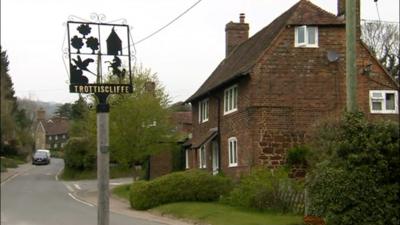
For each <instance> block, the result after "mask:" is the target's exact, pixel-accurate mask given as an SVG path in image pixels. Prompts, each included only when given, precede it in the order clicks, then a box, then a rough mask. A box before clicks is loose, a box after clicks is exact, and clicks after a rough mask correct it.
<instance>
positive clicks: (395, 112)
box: [370, 111, 399, 114]
mask: <svg viewBox="0 0 400 225" xmlns="http://www.w3.org/2000/svg"><path fill="white" fill-rule="evenodd" d="M370 113H371V114H399V112H397V111H371V112H370Z"/></svg>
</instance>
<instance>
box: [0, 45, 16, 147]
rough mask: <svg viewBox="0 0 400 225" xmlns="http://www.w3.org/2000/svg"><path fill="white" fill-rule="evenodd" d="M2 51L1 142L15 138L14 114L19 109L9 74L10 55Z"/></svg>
mask: <svg viewBox="0 0 400 225" xmlns="http://www.w3.org/2000/svg"><path fill="white" fill-rule="evenodd" d="M0 52H1V65H0V68H1V75H0V76H1V77H0V78H1V143H2V144H3V143H4V142H7V141H9V140H11V139H14V138H15V126H16V125H15V120H14V114H15V112H16V110H17V103H16V101H17V98H16V97H15V96H14V94H15V91H14V87H13V82H12V80H11V77H10V75H9V74H8V65H9V61H8V56H7V53H6V51H3V50H2V49H1V47H0Z"/></svg>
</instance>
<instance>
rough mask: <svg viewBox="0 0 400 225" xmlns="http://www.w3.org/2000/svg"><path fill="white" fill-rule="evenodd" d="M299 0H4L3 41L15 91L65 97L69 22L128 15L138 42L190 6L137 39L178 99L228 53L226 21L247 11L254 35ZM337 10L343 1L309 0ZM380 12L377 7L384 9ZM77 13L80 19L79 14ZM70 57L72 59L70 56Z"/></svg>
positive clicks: (147, 64)
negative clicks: (69, 20)
mask: <svg viewBox="0 0 400 225" xmlns="http://www.w3.org/2000/svg"><path fill="white" fill-rule="evenodd" d="M297 2H298V0H34V1H33V0H1V33H0V34H1V46H2V49H3V50H6V51H7V55H8V60H9V61H10V65H9V70H10V71H9V74H10V75H11V78H12V80H13V82H14V89H15V91H16V96H17V97H19V98H29V99H32V100H41V101H47V102H58V103H67V102H73V101H75V100H76V99H77V98H78V94H74V93H69V88H68V87H69V75H68V72H67V70H66V68H65V64H64V55H63V52H64V49H65V46H66V44H65V41H64V39H65V37H66V26H65V23H66V21H67V20H68V19H69V18H70V17H71V16H74V17H75V18H81V19H84V20H90V15H91V14H92V13H97V14H104V15H105V16H106V18H105V22H111V21H115V20H118V19H125V20H126V21H127V24H128V25H129V26H130V27H131V35H132V39H133V42H138V41H139V40H141V39H143V38H145V37H146V36H148V35H150V34H151V33H153V32H155V31H156V30H158V29H160V28H161V27H163V26H164V25H166V24H168V23H169V22H171V21H172V20H173V19H175V18H176V17H177V16H178V15H180V14H181V13H183V12H184V11H185V10H187V9H188V8H189V7H191V6H193V5H194V4H196V3H198V4H196V5H195V6H194V7H193V8H192V9H191V10H190V11H188V12H187V13H186V14H184V15H183V16H182V17H180V18H179V19H177V20H176V21H175V22H173V23H172V24H171V25H169V26H168V27H166V28H165V29H163V30H162V31H160V32H158V33H157V34H155V35H154V36H152V37H150V38H148V39H146V40H144V41H141V42H139V43H137V44H135V49H136V53H135V58H136V66H142V67H143V68H148V69H151V71H152V72H153V73H157V76H158V78H159V80H160V81H161V84H162V85H163V86H164V88H165V90H166V92H167V93H168V95H169V96H170V98H171V101H172V102H177V101H184V100H186V99H187V98H188V97H190V95H192V94H193V93H194V92H195V91H196V90H197V89H198V88H199V87H200V85H201V84H202V83H203V82H204V81H205V80H206V79H207V77H208V76H209V75H210V74H211V73H212V71H213V70H214V69H215V68H216V67H217V65H218V64H219V63H220V62H221V60H223V59H224V57H225V25H226V24H227V23H228V22H230V21H234V22H238V21H239V14H240V13H245V14H246V19H245V20H246V22H247V23H249V25H250V31H249V34H250V36H252V35H254V34H255V33H257V32H258V31H259V30H261V29H262V28H263V27H265V26H267V25H268V24H269V23H270V22H271V21H272V20H274V19H275V18H276V17H278V16H279V15H281V14H282V13H283V12H284V11H286V10H287V9H289V8H290V7H291V6H292V5H294V4H295V3H297ZM311 2H313V3H314V4H316V5H318V6H320V7H321V8H323V9H324V10H326V11H328V12H331V13H334V14H336V9H337V0H311ZM378 11H379V14H378ZM361 18H362V19H368V20H379V19H381V20H383V21H392V22H399V0H378V2H377V4H376V3H375V2H374V0H361ZM75 20H79V19H75ZM66 62H67V61H66Z"/></svg>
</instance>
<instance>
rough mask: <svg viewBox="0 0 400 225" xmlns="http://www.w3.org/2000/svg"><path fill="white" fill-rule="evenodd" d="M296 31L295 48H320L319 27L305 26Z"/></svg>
mask: <svg viewBox="0 0 400 225" xmlns="http://www.w3.org/2000/svg"><path fill="white" fill-rule="evenodd" d="M294 31H295V32H294V47H305V48H318V27H316V26H305V25H304V26H298V27H295V30H294Z"/></svg>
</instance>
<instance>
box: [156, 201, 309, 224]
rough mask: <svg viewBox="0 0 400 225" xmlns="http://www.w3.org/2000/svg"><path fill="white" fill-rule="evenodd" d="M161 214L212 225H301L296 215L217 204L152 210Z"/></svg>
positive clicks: (193, 203)
mask: <svg viewBox="0 0 400 225" xmlns="http://www.w3.org/2000/svg"><path fill="white" fill-rule="evenodd" d="M152 211H155V212H159V213H161V214H167V215H172V216H174V217H177V218H186V219H191V220H195V221H200V222H202V223H208V224H212V225H301V224H302V217H301V216H298V215H288V214H278V213H274V212H259V211H254V210H248V209H241V208H235V207H230V206H227V205H223V204H219V203H201V202H181V203H172V204H167V205H162V206H159V207H157V208H154V209H152Z"/></svg>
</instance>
